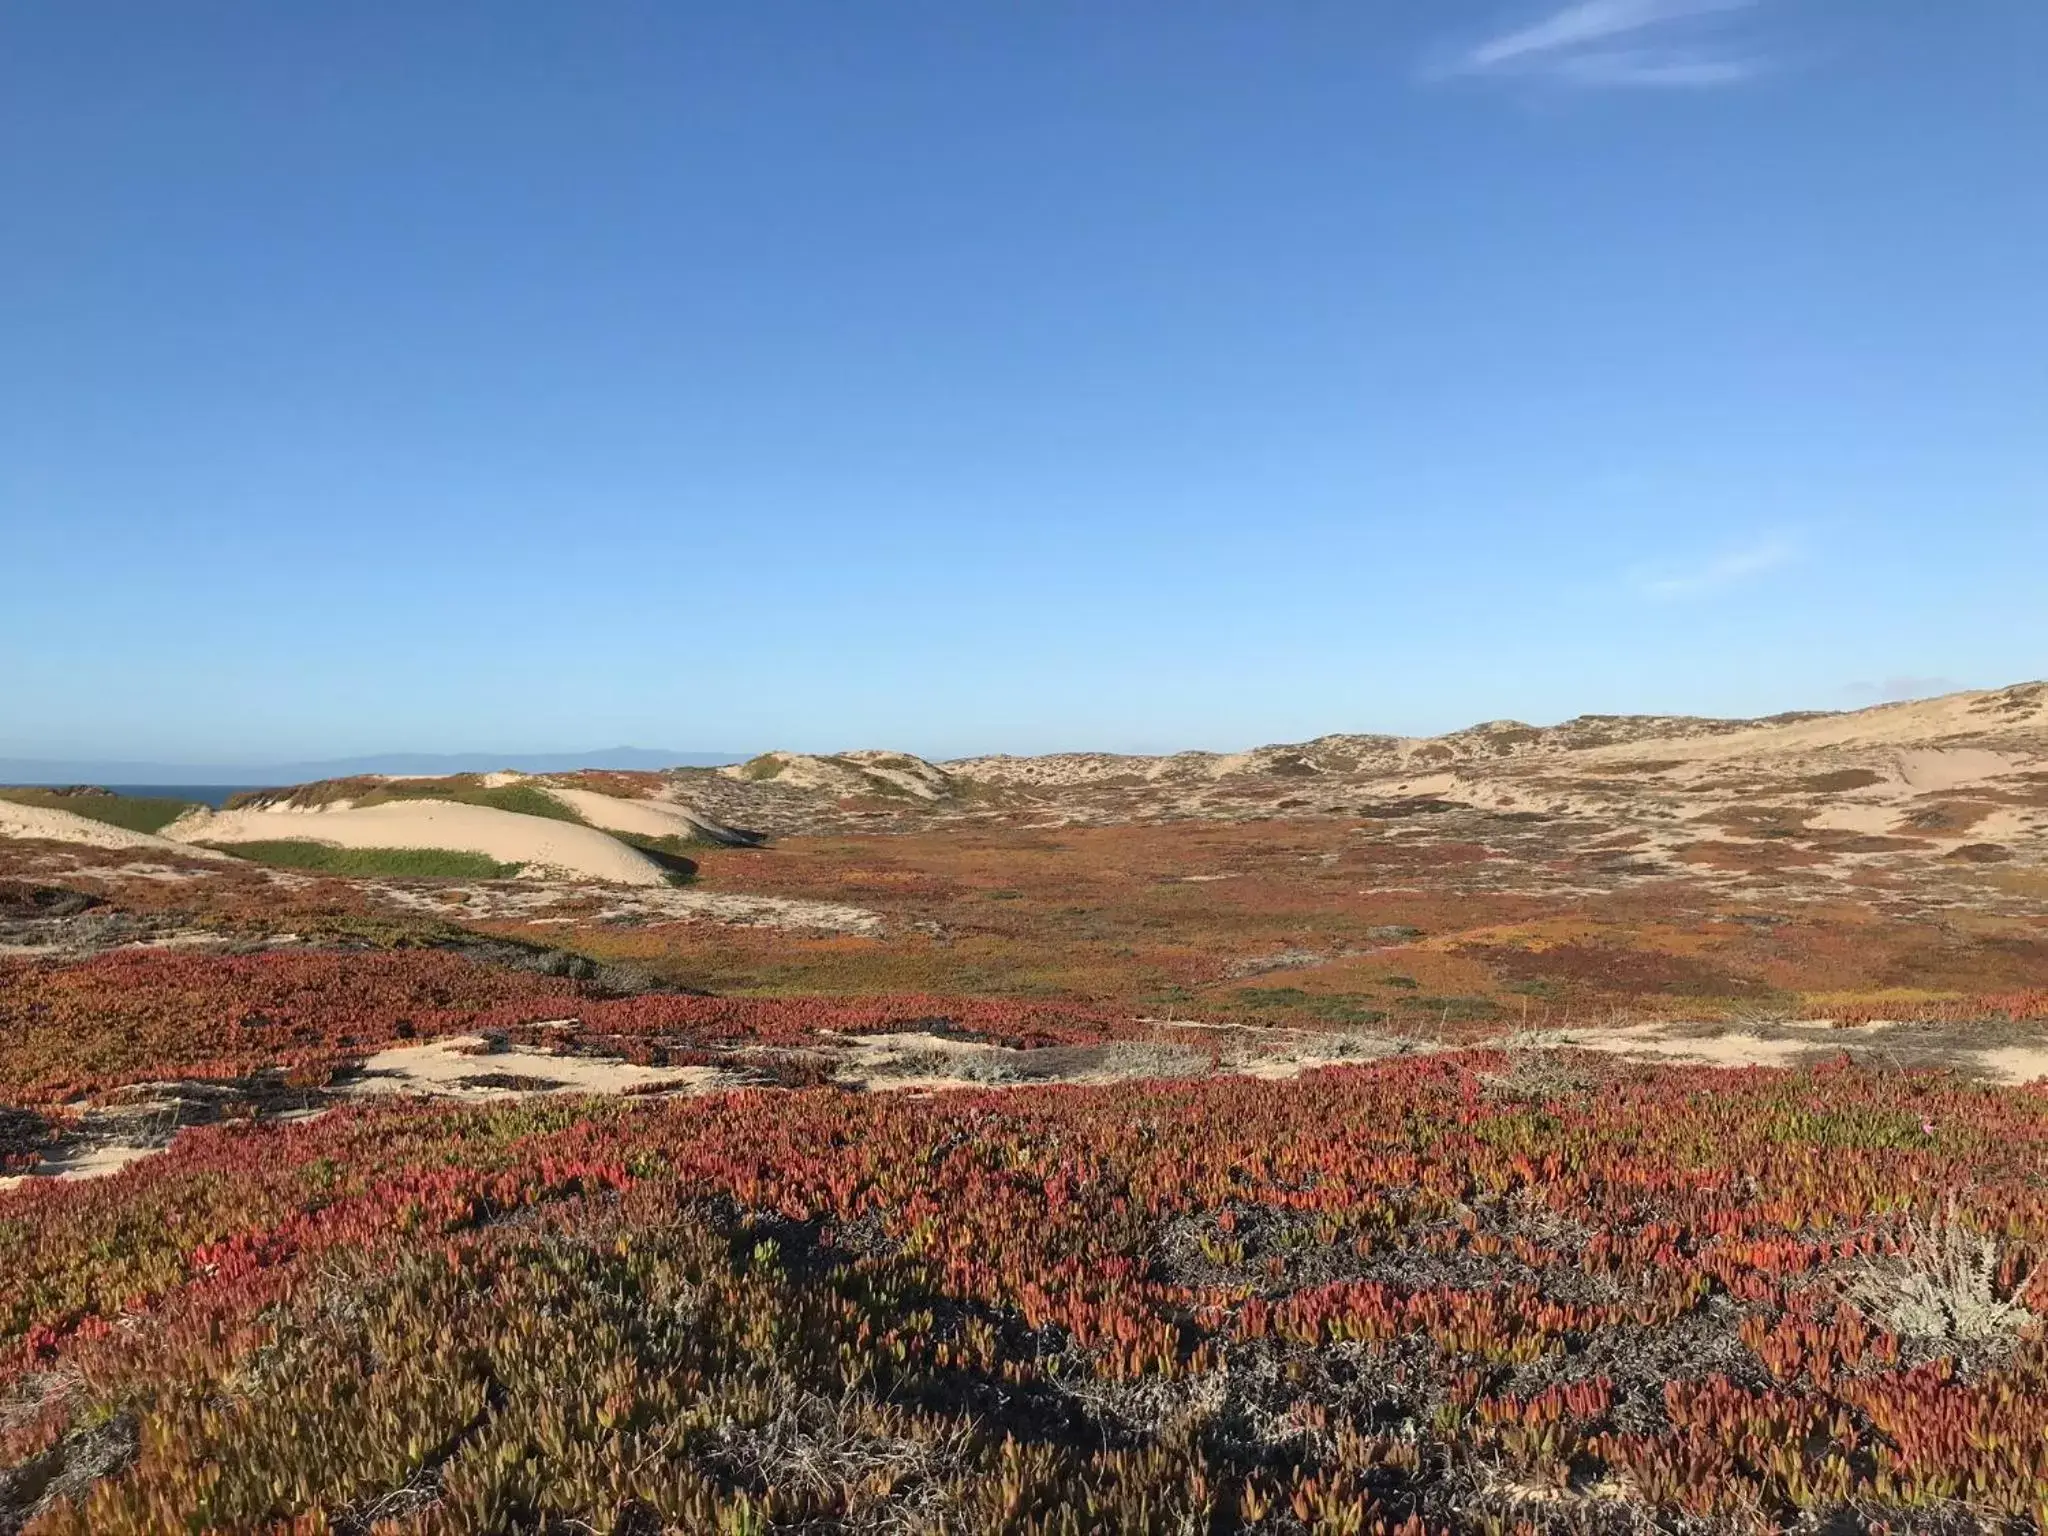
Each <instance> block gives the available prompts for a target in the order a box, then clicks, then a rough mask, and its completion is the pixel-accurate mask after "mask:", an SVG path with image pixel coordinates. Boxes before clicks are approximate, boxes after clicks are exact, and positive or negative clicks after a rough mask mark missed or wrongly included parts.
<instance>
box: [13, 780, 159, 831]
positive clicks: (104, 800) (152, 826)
mask: <svg viewBox="0 0 2048 1536" xmlns="http://www.w3.org/2000/svg"><path fill="white" fill-rule="evenodd" d="M0 800H11V801H13V802H14V803H15V804H16V805H35V806H41V807H43V808H45V809H47V810H52V811H69V812H71V814H72V815H74V816H84V817H86V818H88V819H89V820H92V821H100V822H105V823H106V824H107V825H108V826H110V827H125V828H127V829H128V830H129V831H130V832H161V831H162V830H163V829H164V828H165V827H167V826H169V825H170V824H171V823H172V822H174V821H176V820H177V819H178V818H179V817H180V816H182V815H184V814H185V813H186V812H187V811H189V810H191V809H192V807H193V806H194V805H196V804H198V802H197V801H196V800H172V799H168V798H164V799H159V798H142V797H139V796H134V795H79V794H67V793H63V792H60V791H58V790H54V789H0Z"/></svg>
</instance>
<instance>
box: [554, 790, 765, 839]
mask: <svg viewBox="0 0 2048 1536" xmlns="http://www.w3.org/2000/svg"><path fill="white" fill-rule="evenodd" d="M540 787H541V788H542V789H544V790H546V791H547V792H548V793H549V794H550V795H553V796H554V797H555V798H556V799H557V800H559V801H561V802H562V804H564V805H566V806H567V807H569V809H570V810H572V811H574V812H575V813H576V814H577V815H578V816H581V817H582V818H583V819H584V820H585V821H587V822H589V823H590V824H591V825H592V826H593V827H602V828H604V830H606V831H607V832H632V833H636V834H637V835H639V836H641V837H682V838H692V837H698V838H706V839H709V840H710V841H712V842H718V843H722V842H729V841H732V840H733V834H732V833H731V832H730V831H729V830H728V829H727V828H725V827H722V826H720V825H719V824H718V823H717V822H715V821H712V820H710V819H709V818H707V817H703V816H699V815H697V814H695V813H694V812H692V811H690V810H689V809H688V808H687V807H684V806H680V805H675V804H673V803H671V802H669V801H666V800H622V799H620V798H619V797H618V796H617V795H604V794H599V793H598V792H597V791H596V790H594V789H570V788H567V787H566V786H564V785H560V784H543V785H541V786H540Z"/></svg>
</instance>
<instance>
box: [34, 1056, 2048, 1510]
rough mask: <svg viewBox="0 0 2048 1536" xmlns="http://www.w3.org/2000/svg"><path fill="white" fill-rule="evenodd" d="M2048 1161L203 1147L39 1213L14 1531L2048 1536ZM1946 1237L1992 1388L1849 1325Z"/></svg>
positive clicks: (1500, 1119)
mask: <svg viewBox="0 0 2048 1536" xmlns="http://www.w3.org/2000/svg"><path fill="white" fill-rule="evenodd" d="M1504 1075H1505V1076H1506V1077H1507V1078H1509V1079H1512V1080H1513V1091H1512V1092H1511V1093H1509V1094H1507V1095H1506V1096H1502V1095H1500V1094H1498V1093H1497V1092H1495V1089H1496V1088H1497V1086H1498V1085H1499V1084H1500V1083H1501V1082H1502V1081H1503V1078H1504ZM1820 1113H1825V1114H1826V1115H1828V1116H1831V1117H1834V1118H1835V1119H1837V1120H1839V1119H1842V1118H1843V1117H1847V1118H1849V1119H1862V1120H1867V1121H1869V1122H1870V1123H1871V1124H1872V1125H1875V1126H1881V1127H1889V1126H1891V1125H1893V1124H1895V1123H1899V1122H1901V1121H1904V1122H1907V1123H1910V1124H1912V1125H1913V1126H1915V1127H1919V1126H1922V1125H1926V1126H1929V1127H1931V1128H1932V1129H1931V1130H1928V1131H1925V1132H1923V1133H1921V1134H1919V1136H1918V1138H1917V1140H1916V1141H1915V1142H1914V1143H1913V1144H1911V1145H1900V1146H1895V1147H1894V1146H1888V1145H1879V1144H1878V1143H1879V1142H1881V1141H1882V1138H1871V1139H1872V1140H1873V1150H1870V1151H1868V1152H1866V1153H1864V1154H1862V1155H1859V1156H1858V1157H1857V1158H1855V1159H1853V1160H1845V1159H1844V1158H1843V1157H1842V1155H1841V1153H1840V1150H1839V1148H1838V1147H1836V1146H1834V1145H1832V1144H1820V1143H1815V1142H1811V1141H1807V1140H1803V1139H1800V1138H1798V1137H1796V1136H1795V1137H1792V1138H1789V1139H1788V1138H1787V1136H1786V1135H1785V1134H1784V1131H1785V1128H1786V1127H1787V1126H1796V1125H1798V1124H1801V1123H1804V1122H1805V1119H1806V1118H1810V1117H1812V1116H1813V1115H1815V1114H1820ZM2044 1158H2048V1105H2044V1103H2043V1101H2042V1100H2041V1098H2040V1096H2039V1095H2037V1094H2030V1093H2026V1092H2022V1091H2015V1090H1997V1089H1978V1088H1970V1087H1965V1086H1962V1085H1960V1084H1958V1083H1956V1082H1955V1081H1953V1080H1951V1079H1948V1078H1945V1077H1939V1076H1902V1075H1898V1074H1890V1075H1885V1076H1866V1075H1863V1074H1858V1073H1854V1072H1848V1071H1829V1072H1824V1073H1818V1074H1812V1075H1807V1074H1794V1073H1785V1072H1752V1073H1744V1074H1739V1075H1731V1074H1725V1073H1714V1072H1711V1071H1706V1070H1670V1069H1662V1070H1660V1069H1636V1068H1617V1067H1613V1066H1611V1065H1610V1066H1593V1065H1590V1064H1589V1065H1588V1067H1587V1070H1586V1073H1585V1075H1583V1076H1578V1075H1575V1076H1574V1077H1573V1079H1572V1080H1571V1081H1570V1082H1569V1083H1558V1084H1552V1083H1549V1082H1546V1081H1542V1080H1540V1079H1539V1078H1536V1077H1531V1076H1528V1075H1526V1074H1518V1073H1517V1072H1516V1069H1515V1068H1514V1067H1513V1066H1512V1065H1511V1064H1510V1063H1509V1062H1508V1061H1507V1060H1506V1059H1505V1058H1503V1057H1501V1056H1499V1055H1498V1054H1494V1053H1476V1054H1473V1055H1470V1056H1466V1057H1438V1058H1433V1059H1427V1060H1414V1059H1410V1060H1405V1061H1396V1062H1387V1063H1381V1064H1378V1065H1375V1066H1372V1067H1369V1068H1364V1069H1353V1068H1347V1069H1339V1070H1334V1071H1328V1072H1323V1073H1319V1074H1317V1075H1315V1076H1313V1077H1311V1078H1307V1079H1304V1080H1302V1081H1300V1082H1295V1083H1260V1082H1254V1081H1248V1080H1244V1079H1234V1080H1214V1079H1211V1080H1204V1081H1192V1082H1183V1083H1170V1082H1150V1083H1143V1084H1120V1085H1117V1086H1114V1087H1109V1088H1101V1089H1090V1088H1076V1087H1072V1086H1062V1087H1056V1088H1033V1087H1023V1088H1014V1089H1009V1090H1007V1091H1004V1092H1002V1093H993V1092H990V1091H988V1090H985V1089H976V1090H969V1091H964V1092H959V1093H951V1094H941V1095H937V1096H933V1097H930V1098H922V1099H920V1098H914V1097H906V1096H902V1095H892V1094H856V1093H845V1092H839V1091H836V1090H830V1089H825V1090H807V1091H802V1092H796V1093H785V1094H775V1093H761V1092H750V1093H739V1094H730V1095H720V1096H713V1097H708V1098H702V1099H694V1100H662V1101H657V1102H652V1103H640V1104H629V1103H622V1102H616V1101H612V1102H602V1103H598V1102H590V1101H582V1102H576V1101H570V1102H562V1101H559V1100H557V1101H547V1102H540V1101H535V1102H529V1103H525V1104H519V1105H511V1106H506V1105H495V1106H488V1107H474V1108H459V1109H456V1108H440V1107H426V1106H419V1105H395V1106H388V1107H376V1108H362V1109H352V1110H344V1111H339V1112H336V1113H333V1114H330V1115H328V1116H326V1117H323V1118H322V1119H319V1120H317V1121H314V1122H311V1123H309V1124H305V1125H300V1126H294V1127H290V1128H282V1129H277V1128H271V1127H268V1126H262V1125H254V1126H251V1125H239V1126H222V1127H211V1128H204V1129H200V1130H196V1131H191V1132H188V1133H186V1135H185V1136H184V1137H183V1138H182V1139H181V1140H180V1141H179V1142H178V1143H177V1144H176V1145H175V1146H173V1147H172V1148H171V1150H169V1151H168V1152H166V1153H163V1154H161V1155H159V1156H158V1157H156V1158H153V1159H150V1160H148V1161H147V1162H145V1163H143V1164H141V1165H138V1166H137V1167H136V1168H134V1169H132V1170H131V1171H130V1172H129V1173H128V1174H126V1175H124V1176H123V1177H122V1178H120V1179H118V1180H113V1181H108V1182H106V1183H103V1184H99V1185H96V1186H91V1187H86V1188H63V1187H42V1188H37V1189H34V1190H31V1191H29V1192H27V1193H17V1194H14V1195H12V1196H4V1197H0V1274H5V1275H6V1276H7V1277H8V1282H7V1284H6V1286H5V1287H0V1402H6V1403H8V1404H10V1405H12V1406H11V1411H10V1413H9V1416H8V1417H7V1419H6V1420H5V1421H4V1423H0V1489H10V1490H13V1491H14V1492H13V1496H14V1497H15V1498H16V1500H17V1505H16V1510H15V1511H14V1513H16V1514H17V1515H19V1514H23V1513H26V1514H27V1515H28V1516H29V1518H30V1524H29V1526H28V1529H29V1530H30V1531H31V1532H33V1533H34V1536H83V1533H91V1536H139V1533H144V1532H148V1533H156V1532H161V1531H164V1530H167V1529H193V1530H197V1529H211V1530H287V1529H295V1530H306V1531H311V1530H321V1529H327V1530H369V1529H372V1528H375V1529H379V1530H389V1531H392V1532H394V1533H395V1532H400V1531H418V1532H425V1531H433V1532H447V1533H475V1536H482V1533H487V1532H504V1531H513V1530H536V1531H538V1530H555V1531H568V1530H592V1531H602V1532H614V1533H616V1532H642V1531H645V1532H660V1531H671V1530H673V1531H691V1532H696V1531H704V1532H721V1531H723V1532H762V1533H767V1532H776V1531H782V1532H825V1531H841V1532H844V1531H876V1532H880V1531H910V1530H923V1531H947V1532H954V1531H958V1532H969V1533H984V1532H985V1533H998V1532H1001V1533H1015V1536H1025V1533H1040V1536H1053V1533H1064V1536H1082V1533H1084V1532H1097V1531H1116V1532H1156V1533H1160V1536H1166V1533H1172V1532H1184V1531H1186V1532H1225V1531H1250V1532H1258V1533H1266V1536H1303V1533H1307V1532H1349V1533H1357V1536H1368V1533H1375V1532H1377V1533H1381V1536H1394V1533H1397V1532H1398V1533H1403V1536H1449V1533H1453V1532H1466V1531H1501V1532H1520V1533H1526V1536H1545V1533H1553V1532H1554V1533H1558V1536H1564V1533H1571V1532H1603V1531H1617V1532H1619V1531H1648V1530H1664V1531H1684V1532H1728V1533H1735V1532H1744V1533H1748V1532H1759V1531H1784V1532H1794V1531H1804V1532H1812V1531H1819V1530H1844V1531H1849V1530H1861V1531H1870V1530H1878V1529H1888V1530H1892V1531H1900V1532H1903V1531H1919V1532H1936V1531H1942V1532H1947V1531H1958V1532H1959V1531H1963V1530H1991V1531H2010V1532H2014V1533H2017V1532H2021V1531H2025V1530H2029V1529H2032V1528H2034V1522H2035V1521H2036V1520H2037V1518H2038V1516H2039V1513H2040V1510H2041V1508H2042V1505H2043V1502H2044V1500H2048V1346H2044V1343H2043V1339H2042V1332H2041V1328H2040V1322H2041V1319H2040V1315H2039V1311H2040V1308H2041V1307H2042V1305H2043V1304H2044V1302H2048V1297H2044V1296H2043V1295H2042V1294H2041V1285H2040V1283H2039V1282H2037V1281H2036V1280H2035V1279H2034V1276H2035V1275H2036V1273H2037V1271H2036V1268H2035V1266H2036V1265H2037V1264H2038V1263H2039V1261H2040V1258H2041V1257H2042V1255H2043V1254H2044V1252H2048V1192H2044V1190H2043V1188H2042V1186H2041V1183H2040V1180H2039V1177H2038V1175H2039V1170H2040V1168H2041V1166H2042V1163H2043V1160H2044ZM1951 1190H1953V1191H1957V1192H1958V1197H1957V1201H1956V1205H1955V1207H1954V1208H1953V1210H1950V1209H1947V1208H1946V1207H1945V1194H1944V1193H1943V1192H1946V1191H1951ZM1932 1222H1939V1223H1941V1224H1943V1225H1944V1226H1952V1227H1953V1228H1955V1229H1956V1230H1957V1231H1958V1232H1960V1233H1963V1234H1966V1235H1965V1236H1963V1237H1961V1238H1958V1239H1954V1240H1947V1239H1944V1241H1945V1242H1948V1243H1949V1244H1950V1246H1951V1247H1953V1248H1954V1249H1955V1251H1956V1253H1957V1254H1958V1255H1959V1259H1958V1260H1957V1263H1960V1265H1961V1267H1962V1269H1964V1270H1966V1271H1967V1274H1966V1275H1964V1277H1963V1278H1962V1280H1961V1281H1960V1284H1961V1285H1962V1286H1963V1288H1964V1289H1965V1290H1967V1291H1968V1292H1969V1295H1970V1297H1971V1301H1970V1305H1975V1297H1976V1294H1977V1291H1978V1290H1980V1289H1981V1290H1983V1291H1985V1292H1986V1293H1987V1294H1988V1295H1989V1297H1990V1304H1991V1306H1992V1308H1993V1311H1992V1312H1990V1313H1987V1314H1985V1315H1986V1316H1987V1317H1989V1318H1990V1322H1989V1324H1988V1325H1987V1327H1988V1332H1987V1328H1986V1327H1979V1326H1978V1325H1977V1324H1976V1323H1975V1322H1974V1321H1973V1322H1972V1323H1971V1324H1970V1325H1969V1326H1968V1327H1959V1326H1957V1325H1956V1320H1957V1319H1958V1318H1960V1317H1961V1316H1963V1314H1962V1312H1960V1311H1958V1310H1957V1309H1956V1308H1955V1307H1953V1306H1951V1305H1950V1303H1949V1302H1948V1301H1947V1300H1946V1299H1944V1300H1942V1301H1941V1303H1940V1308H1939V1311H1940V1314H1941V1316H1940V1321H1941V1323H1942V1326H1941V1327H1940V1328H1938V1329H1937V1328H1933V1327H1925V1328H1923V1325H1922V1323H1921V1322H1920V1321H1919V1320H1918V1319H1917V1315H1913V1316H1909V1315H1906V1314H1904V1313H1900V1314H1898V1315H1894V1314H1893V1313H1892V1312H1890V1311H1887V1310H1885V1309H1884V1308H1883V1307H1879V1308H1877V1309H1875V1312H1874V1315H1873V1313H1872V1312H1867V1311H1865V1310H1863V1309H1861V1308H1860V1307H1859V1306H1858V1305H1856V1304H1855V1303H1854V1302H1852V1301H1851V1300H1849V1299H1846V1298H1845V1295H1844V1287H1845V1286H1848V1287H1850V1288H1851V1289H1853V1288H1854V1287H1855V1284H1856V1280H1855V1277H1857V1276H1859V1275H1862V1274H1865V1273H1867V1272H1869V1269H1870V1266H1871V1265H1872V1264H1873V1263H1875V1264H1880V1265H1882V1264H1887V1263H1891V1262H1893V1261H1892V1260H1891V1259H1890V1258H1889V1255H1891V1254H1892V1253H1893V1252H1894V1251H1895V1250H1896V1249H1897V1248H1898V1247H1899V1244H1900V1239H1901V1234H1902V1232H1906V1233H1910V1232H1911V1230H1912V1227H1913V1224H1914V1223H1919V1224H1921V1226H1922V1228H1923V1229H1924V1227H1925V1226H1926V1224H1928V1223H1932ZM1994 1235H1995V1236H1994ZM1909 1262H1910V1261H1909ZM1937 1268H1938V1269H1939V1270H1940V1271H1942V1278H1941V1280H1940V1284H1941V1285H1942V1286H1943V1287H1944V1288H1951V1289H1952V1288H1953V1287H1954V1286H1955V1285H1956V1284H1957V1283H1958V1282H1957V1281H1955V1280H1954V1279H1952V1278H1951V1277H1949V1276H1948V1275H1947V1271H1948V1270H1950V1269H1954V1268H1956V1263H1951V1262H1950V1261H1949V1260H1947V1259H1942V1260H1939V1261H1938V1262H1937ZM1979 1276H1982V1277H1983V1279H1982V1281H1981V1284H1980V1281H1979V1279H1978V1278H1977V1277H1979ZM1969 1315H1970V1316H1971V1317H1972V1318H1975V1316H1976V1313H1974V1312H1973V1313H1971V1314H1969ZM1900 1329H1909V1330H1912V1331H1910V1332H1903V1333H1902V1332H1900V1331H1898V1330H1900ZM1987 1338H1991V1339H1994V1340H1995V1343H1996V1348H1995V1349H1992V1348H1986V1347H1985V1344H1984V1341H1985V1340H1986V1339H1987ZM109 1424H115V1425H120V1426H123V1440H122V1444H123V1446H125V1447H127V1449H126V1450H125V1451H123V1452H122V1453H121V1454H99V1453H96V1452H94V1450H93V1442H92V1440H91V1436H92V1435H93V1434H94V1433H95V1431H96V1427H97V1426H103V1425H109ZM137 1446H139V1447H140V1452H139V1454H137V1453H136V1451H135V1447H137ZM24 1469H26V1470H25V1471H24ZM67 1472H68V1473H69V1475H68V1476H67ZM53 1488H56V1489H59V1490H61V1491H60V1492H58V1493H56V1494H55V1495H53V1496H47V1497H46V1495H47V1494H48V1492H49V1490H51V1489H53ZM23 1490H26V1492H23Z"/></svg>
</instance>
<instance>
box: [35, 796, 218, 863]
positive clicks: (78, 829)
mask: <svg viewBox="0 0 2048 1536" xmlns="http://www.w3.org/2000/svg"><path fill="white" fill-rule="evenodd" d="M0 837H20V838H42V839H47V840H48V841H51V842H58V843H83V844H84V845H85V846H86V847H88V848H154V849H157V850H159V851H161V852H165V853H175V854H178V855H179V856H180V857H182V858H202V859H218V858H221V857H223V855H221V854H217V853H213V852H211V851H209V850H207V849H204V848H185V847H181V846H180V845H179V844H177V843H175V842H172V841H170V840H168V839H166V838H162V837H157V836H154V835H153V834H151V833H148V832H131V831H129V830H128V829H127V828H126V827H112V826H109V825H107V823H105V822H104V821H94V820H93V819H92V818H91V817H90V816H79V815H76V814H74V813H73V812H71V811H60V810H56V809H54V808H53V807H49V806H41V805H16V804H15V803H14V802H13V801H12V800H0Z"/></svg>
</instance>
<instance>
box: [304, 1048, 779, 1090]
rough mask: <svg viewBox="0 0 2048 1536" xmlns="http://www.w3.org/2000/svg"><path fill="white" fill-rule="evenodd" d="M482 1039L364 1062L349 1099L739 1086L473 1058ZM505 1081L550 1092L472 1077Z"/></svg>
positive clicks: (678, 1070) (542, 1058)
mask: <svg viewBox="0 0 2048 1536" xmlns="http://www.w3.org/2000/svg"><path fill="white" fill-rule="evenodd" d="M481 1044H483V1041H482V1040H481V1039H479V1038H476V1037H472V1036H458V1037H455V1038H450V1039H444V1040H432V1041H429V1042H428V1043H426V1044H425V1045H401V1046H394V1047H393V1048H392V1049H390V1050H388V1051H379V1052H378V1053H377V1054H376V1055H374V1056H370V1057H367V1058H365V1059H364V1061H363V1074H364V1075H363V1076H362V1077H360V1078H358V1079H356V1080H355V1081H354V1082H352V1083H350V1084H349V1085H348V1087H347V1088H346V1089H344V1090H343V1091H344V1093H345V1094H346V1095H347V1096H348V1097H350V1098H378V1097H383V1096H385V1095H388V1094H404V1095H408V1096H411V1097H420V1096H427V1097H455V1098H504V1097H506V1096H508V1095H515V1096H518V1097H522V1098H523V1097H525V1096H526V1095H528V1094H531V1093H594V1094H613V1093H630V1092H641V1093H646V1092H650V1091H653V1090H657V1089H658V1090H661V1091H663V1092H678V1093H681V1092H691V1093H708V1092H711V1091H713V1090H714V1089H718V1088H729V1087H732V1086H734V1085H735V1084H737V1083H738V1082H739V1079H738V1078H737V1077H736V1076H734V1075H733V1074H731V1073H728V1072H721V1071H719V1069H718V1068H716V1067H641V1066H635V1065H634V1064H633V1063H632V1062H630V1061H618V1060H615V1059H612V1058H608V1057H598V1056H553V1055H550V1054H549V1053H548V1052H546V1051H540V1050H534V1049H532V1048H530V1047H526V1046H507V1047H506V1048H505V1049H503V1050H500V1051H491V1052H487V1053H483V1054H477V1055H472V1054H469V1052H470V1051H472V1050H474V1048H475V1047H477V1046H479V1045H481ZM499 1074H505V1075H507V1076H513V1077H526V1078H534V1079H537V1080H539V1081H541V1082H545V1083H546V1084H547V1085H548V1086H546V1087H545V1088H529V1087H488V1086H472V1085H471V1084H468V1083H465V1081H464V1079H466V1078H488V1077H493V1076H496V1075H499Z"/></svg>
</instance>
